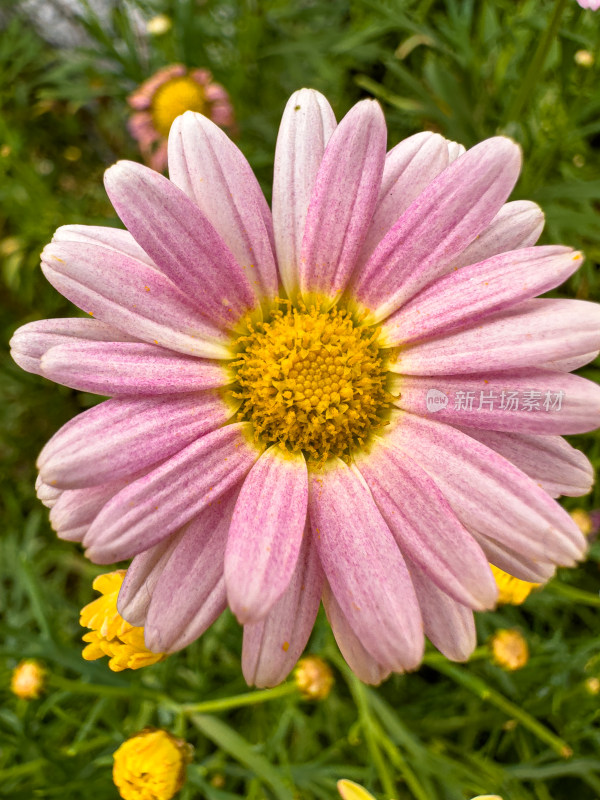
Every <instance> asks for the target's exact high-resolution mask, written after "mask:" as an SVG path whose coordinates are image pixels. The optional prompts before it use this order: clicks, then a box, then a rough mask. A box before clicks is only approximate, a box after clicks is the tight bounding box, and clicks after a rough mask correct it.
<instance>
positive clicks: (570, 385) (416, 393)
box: [391, 369, 600, 435]
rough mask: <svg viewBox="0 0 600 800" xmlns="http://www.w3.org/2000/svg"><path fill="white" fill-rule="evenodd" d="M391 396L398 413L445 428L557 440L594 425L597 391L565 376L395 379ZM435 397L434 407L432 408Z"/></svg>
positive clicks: (530, 372) (533, 372)
mask: <svg viewBox="0 0 600 800" xmlns="http://www.w3.org/2000/svg"><path fill="white" fill-rule="evenodd" d="M391 391H392V392H393V393H394V394H399V395H400V397H399V399H398V400H397V401H396V405H397V406H398V407H399V408H402V409H404V410H405V411H410V412H412V413H414V414H418V415H419V416H423V417H428V416H435V419H436V420H438V421H440V422H447V423H449V424H450V425H465V426H467V427H470V428H482V429H484V430H496V431H509V432H510V431H513V432H515V433H535V434H559V435H563V434H570V433H585V432H586V431H591V430H594V429H595V428H597V427H598V426H599V425H600V386H598V385H597V384H595V383H592V381H587V380H585V379H584V378H580V377H579V376H577V375H570V374H569V373H565V372H551V371H550V370H546V369H521V370H513V371H510V372H489V373H483V374H481V375H436V376H435V377H434V378H420V377H419V378H417V377H412V376H399V377H398V378H397V379H396V380H395V381H394V382H393V384H392V386H391ZM436 397H437V402H438V405H433V401H435V400H436ZM444 404H445V405H444Z"/></svg>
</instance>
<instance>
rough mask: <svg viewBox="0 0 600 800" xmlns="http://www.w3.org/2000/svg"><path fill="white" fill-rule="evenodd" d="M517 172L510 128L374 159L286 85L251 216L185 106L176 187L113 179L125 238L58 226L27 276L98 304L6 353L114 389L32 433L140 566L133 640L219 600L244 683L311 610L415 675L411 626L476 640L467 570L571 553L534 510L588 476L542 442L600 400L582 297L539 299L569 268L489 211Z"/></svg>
mask: <svg viewBox="0 0 600 800" xmlns="http://www.w3.org/2000/svg"><path fill="white" fill-rule="evenodd" d="M450 162H451V163H450ZM520 165H521V154H520V150H519V148H518V146H517V145H516V144H515V143H514V142H512V141H511V140H510V139H506V138H503V137H495V138H492V139H488V140H487V141H485V142H482V143H481V144H479V145H477V146H476V147H473V148H472V149H471V150H468V151H467V152H463V149H462V148H460V147H458V146H456V145H454V144H449V143H448V142H447V141H446V140H445V139H443V138H442V137H441V136H439V135H438V134H435V133H420V134H417V135H416V136H411V137H410V138H409V139H407V140H405V141H403V142H401V143H400V144H398V145H397V146H396V147H394V148H393V149H392V150H391V151H390V152H389V153H387V155H386V126H385V121H384V117H383V114H382V111H381V108H380V107H379V105H378V104H377V103H375V102H373V101H370V100H365V101H362V102H360V103H358V104H357V105H356V106H354V108H352V109H351V111H350V112H349V113H348V114H347V115H346V116H345V117H344V119H343V120H342V121H341V122H340V124H339V125H336V121H335V117H334V115H333V112H332V110H331V108H330V106H329V104H328V103H327V101H326V99H325V98H324V97H323V96H322V95H320V94H318V93H317V92H315V91H312V90H308V89H302V90H301V91H298V92H296V93H295V94H294V95H293V96H292V97H291V99H290V101H289V102H288V105H287V107H286V109H285V112H284V115H283V120H282V123H281V128H280V132H279V138H278V141H277V149H276V154H275V177H274V187H273V212H272V214H271V211H270V209H269V207H268V206H267V203H266V202H265V199H264V197H263V195H262V192H261V190H260V188H259V185H258V183H257V181H256V179H255V178H254V175H253V174H252V170H251V168H250V166H249V165H248V163H247V161H246V160H245V158H244V156H243V155H242V153H241V152H240V151H239V150H238V148H237V147H236V146H235V145H234V144H233V143H232V142H231V141H230V140H229V139H228V138H227V136H226V135H225V134H224V133H223V132H222V131H221V130H220V129H219V128H218V127H217V126H216V125H214V124H213V123H212V122H210V121H209V120H208V119H207V118H206V117H203V116H201V115H198V114H193V113H186V114H184V115H183V116H182V117H179V118H178V119H177V120H176V122H175V123H174V125H173V127H172V129H171V134H170V138H169V168H170V176H171V180H167V179H166V178H165V177H163V176H162V175H160V174H159V173H157V172H154V171H152V170H150V169H148V168H146V167H143V166H142V165H140V164H133V163H130V162H120V163H119V164H117V165H115V166H113V167H111V168H110V169H109V170H108V171H107V173H106V188H107V191H108V194H109V196H110V198H111V200H112V202H113V204H114V206H115V208H116V210H117V213H118V214H119V216H120V217H121V219H122V220H123V222H124V223H125V225H126V226H127V228H128V231H125V230H116V229H114V228H98V227H86V226H81V225H70V226H66V227H63V228H59V230H58V231H57V233H56V235H55V237H54V239H53V241H52V243H51V244H49V245H48V246H47V247H46V248H45V250H44V252H43V255H42V268H43V270H44V274H45V275H46V277H47V278H48V280H49V281H50V282H51V283H52V284H53V286H55V287H56V288H57V289H58V290H59V291H61V292H62V293H63V294H64V295H65V296H66V297H68V298H69V299H70V300H71V301H72V302H74V303H76V304H77V305H78V306H79V307H80V308H82V309H83V310H84V311H86V312H88V313H90V314H92V315H93V317H94V319H58V320H46V321H41V322H34V323H30V324H29V325H25V326H24V327H23V328H21V329H20V330H19V331H17V332H16V334H15V336H14V338H13V341H12V346H13V355H14V358H15V360H16V361H17V362H18V363H19V364H20V365H21V366H22V367H23V368H24V369H26V370H28V371H30V372H35V373H38V374H40V375H44V376H45V377H47V378H50V379H51V380H55V381H57V382H59V383H63V384H65V385H67V386H71V387H74V388H76V389H79V390H82V391H88V392H96V393H98V394H103V395H112V396H113V399H110V400H107V401H106V402H104V403H102V404H100V405H98V406H96V407H94V408H92V409H90V410H88V411H85V412H84V413H83V414H81V415H80V416H79V417H77V418H75V419H73V420H71V421H70V422H69V423H67V424H66V425H65V426H64V427H63V428H62V429H61V430H60V431H59V432H58V433H56V434H55V436H53V438H52V439H51V440H50V441H49V442H48V444H47V445H46V446H45V447H44V449H43V451H42V453H41V455H40V457H39V462H38V464H39V469H40V479H39V482H38V495H39V497H40V498H41V499H42V500H43V502H45V503H46V505H48V506H50V507H51V509H52V510H51V512H50V517H51V521H52V524H53V526H54V528H55V530H56V531H57V533H58V535H59V536H60V537H62V538H63V539H67V540H71V541H80V542H83V545H84V547H85V548H86V553H87V555H88V556H89V558H91V559H92V560H93V561H95V562H96V563H100V564H109V563H113V562H115V561H120V560H121V559H127V558H133V562H132V564H131V566H130V568H129V570H128V572H127V576H126V579H125V582H124V584H123V587H122V590H121V594H120V597H119V611H120V613H121V614H122V616H123V617H124V618H125V619H126V620H127V621H128V622H130V623H131V624H132V625H135V626H142V625H143V626H144V628H145V634H146V644H147V646H148V647H149V648H150V649H151V650H154V651H161V652H171V651H173V650H177V649H179V648H182V647H185V646H186V645H187V644H189V643H190V642H191V641H192V640H193V639H195V638H196V637H198V636H200V635H201V634H202V633H203V632H204V631H205V630H206V629H207V628H208V626H209V625H210V624H211V623H212V622H213V621H214V620H215V619H216V617H217V616H218V615H219V614H220V613H221V612H222V611H223V609H224V608H225V607H226V605H227V604H229V606H230V608H231V609H232V610H233V612H234V613H235V614H236V616H237V617H238V619H239V620H240V622H241V623H242V624H243V625H244V644H243V664H242V666H243V671H244V675H245V677H246V679H247V681H248V682H249V683H254V684H256V685H258V686H270V685H273V684H276V683H278V682H279V681H281V680H282V679H283V678H284V677H285V676H286V675H287V674H288V672H289V671H290V670H291V669H292V667H293V665H294V663H295V662H296V660H297V659H298V657H299V655H300V654H301V652H302V650H303V648H304V646H305V645H306V642H307V640H308V637H309V635H310V632H311V629H312V626H313V623H314V620H315V616H316V614H317V610H318V607H319V603H320V601H321V599H322V600H323V602H324V605H325V609H326V612H327V615H328V617H329V620H330V622H331V625H332V628H333V631H334V634H335V636H336V639H337V641H338V643H339V646H340V649H341V651H342V653H343V654H344V656H345V658H346V660H347V661H348V663H349V664H350V666H351V667H352V669H353V670H354V671H355V673H356V674H357V675H358V676H359V677H360V678H361V679H363V680H364V681H367V682H371V683H378V682H379V681H381V680H382V679H383V678H384V677H386V676H387V675H388V674H389V673H390V672H391V671H398V672H401V671H403V670H410V669H414V668H416V667H417V666H418V665H419V663H420V661H421V658H422V655H423V645H424V633H425V634H426V635H427V636H428V637H429V638H430V639H431V641H432V642H433V643H434V644H435V645H436V646H437V647H438V648H439V649H440V650H441V651H442V652H443V653H445V654H446V655H447V656H448V657H449V658H451V659H455V660H459V661H460V660H464V659H466V658H467V657H468V656H469V654H470V652H471V651H472V649H473V647H474V645H475V628H474V623H473V613H472V609H487V608H492V607H493V606H494V604H495V602H496V597H497V588H496V584H495V581H494V577H493V575H492V572H491V570H490V568H489V566H488V561H489V562H492V563H493V564H495V565H496V566H498V567H500V568H501V569H503V570H505V571H506V572H509V573H510V574H511V575H514V576H516V577H517V578H520V579H521V580H526V581H531V582H535V583H540V582H544V581H547V580H548V579H549V578H550V577H551V576H552V574H553V573H554V570H555V566H556V565H557V564H565V565H572V564H574V563H575V561H576V560H577V559H580V558H581V557H582V556H583V554H584V552H585V540H584V537H583V535H582V533H581V532H580V530H579V529H578V527H577V525H576V524H575V523H574V522H573V520H572V519H571V517H570V516H569V515H568V514H567V513H566V512H565V511H564V510H563V509H562V508H561V507H560V506H559V505H558V504H557V503H556V502H555V501H554V500H553V499H552V498H553V497H556V496H558V495H559V494H566V495H573V496H578V495H582V494H585V493H586V492H587V491H589V489H590V486H591V483H592V468H591V466H590V463H589V461H588V460H587V459H586V457H585V456H584V455H583V454H582V453H580V452H578V451H577V450H575V449H573V448H572V447H571V446H570V445H569V444H567V443H566V442H565V441H564V440H563V439H562V438H561V434H572V433H580V432H582V431H589V430H591V429H593V428H595V427H596V426H597V425H598V424H599V422H600V387H598V386H596V385H595V384H593V383H591V382H589V381H586V380H584V379H582V378H580V377H577V376H574V375H571V374H570V370H573V369H576V368H577V367H579V366H581V365H582V364H584V363H586V362H588V361H589V360H590V359H592V358H593V357H594V355H595V354H596V352H597V351H598V349H599V348H600V306H597V305H594V304H593V303H588V302H584V301H579V300H560V299H548V298H546V299H537V300H536V299H533V298H534V297H535V296H536V295H538V294H540V293H543V292H546V291H548V290H550V289H553V288H554V287H556V286H558V285H559V284H560V283H562V281H564V280H565V279H566V278H567V277H568V276H569V275H571V274H572V273H573V272H574V271H575V270H576V269H577V268H578V267H579V266H580V264H581V263H582V258H581V255H580V254H579V253H575V252H574V251H572V250H570V249H569V248H567V247H558V246H551V247H550V246H549V247H534V246H533V245H534V243H535V242H536V240H537V238H538V236H539V234H540V231H541V230H542V227H543V214H542V212H541V211H540V209H539V208H538V207H537V206H536V205H535V204H533V203H530V202H526V201H515V202H509V203H506V200H507V198H508V196H509V194H510V192H511V191H512V189H513V186H514V185H515V182H516V180H517V177H518V174H519V170H520Z"/></svg>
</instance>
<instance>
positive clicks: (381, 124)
mask: <svg viewBox="0 0 600 800" xmlns="http://www.w3.org/2000/svg"><path fill="white" fill-rule="evenodd" d="M385 146H386V127H385V119H384V117H383V112H382V111H381V107H380V106H379V104H378V103H376V102H375V101H373V100H362V101H361V102H360V103H357V104H356V105H355V106H354V107H353V108H352V109H350V111H349V112H348V113H347V114H346V116H345V117H344V119H343V120H342V121H341V122H340V124H339V125H338V127H337V128H336V129H335V131H334V132H333V134H332V136H331V139H330V140H329V144H328V145H327V148H326V150H325V154H324V156H323V160H322V162H321V166H320V167H319V172H318V174H317V177H316V180H315V187H314V190H313V194H312V197H311V200H310V205H309V208H308V214H307V216H306V226H305V229H304V238H303V239H302V251H301V260H300V289H301V291H302V294H303V295H305V296H307V295H310V294H324V295H326V296H328V297H332V296H335V295H339V294H340V293H341V292H342V291H343V290H344V289H345V287H346V284H347V282H348V279H349V278H350V275H351V274H352V271H353V269H354V266H355V264H356V260H357V258H358V256H359V253H360V250H361V247H362V245H363V242H364V239H365V236H366V235H367V231H368V228H369V225H370V223H371V218H372V216H373V211H374V210H375V205H376V203H377V197H378V194H379V187H380V185H381V176H382V174H383V165H384V162H385Z"/></svg>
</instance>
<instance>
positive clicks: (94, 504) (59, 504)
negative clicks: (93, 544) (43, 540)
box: [50, 481, 125, 542]
mask: <svg viewBox="0 0 600 800" xmlns="http://www.w3.org/2000/svg"><path fill="white" fill-rule="evenodd" d="M124 486H125V483H124V482H123V481H110V482H107V483H102V484H100V485H98V486H91V487H89V488H85V489H67V490H66V491H64V492H62V493H61V495H60V497H59V498H58V500H57V501H56V503H54V505H53V506H52V510H51V511H50V524H51V525H52V529H53V530H54V531H55V532H56V535H57V536H58V537H59V538H60V539H64V540H65V541H67V542H81V541H82V539H83V537H84V536H85V534H86V533H87V531H88V529H89V527H90V525H91V524H92V522H93V521H94V519H95V517H96V516H97V514H98V512H99V511H100V509H101V508H103V507H104V506H105V505H106V503H107V502H108V501H109V500H110V499H111V497H114V496H115V495H116V494H118V492H120V491H121V489H122V488H123V487H124Z"/></svg>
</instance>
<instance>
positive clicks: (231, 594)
mask: <svg viewBox="0 0 600 800" xmlns="http://www.w3.org/2000/svg"><path fill="white" fill-rule="evenodd" d="M307 504H308V472H307V468H306V461H305V460H304V456H303V455H302V453H297V454H292V453H287V452H286V451H284V450H282V449H281V447H280V446H279V445H273V446H272V447H270V448H269V449H268V450H267V451H266V452H264V453H263V454H262V455H261V457H260V458H259V459H258V461H257V462H256V464H255V465H254V466H253V467H252V469H251V470H250V473H249V474H248V477H247V478H246V480H245V481H244V484H243V486H242V490H241V492H240V496H239V498H238V501H237V505H236V507H235V511H234V513H233V520H232V522H231V528H230V530H229V538H228V540H227V552H226V554H225V582H226V584H227V598H228V601H229V607H230V608H231V610H232V611H233V613H234V614H235V615H236V617H237V618H238V620H239V621H240V622H241V623H243V624H245V623H248V622H258V620H260V619H262V618H263V617H265V615H266V614H267V613H268V612H269V610H270V609H271V608H272V607H273V606H274V604H275V603H276V602H277V600H278V599H279V598H280V597H281V595H282V594H283V593H284V592H285V590H286V588H287V586H288V584H289V582H290V580H291V577H292V575H293V573H294V569H295V566H296V561H297V560H298V554H299V552H300V546H301V544H302V532H303V531H304V526H305V523H306V508H307Z"/></svg>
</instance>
